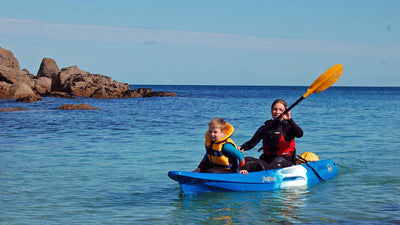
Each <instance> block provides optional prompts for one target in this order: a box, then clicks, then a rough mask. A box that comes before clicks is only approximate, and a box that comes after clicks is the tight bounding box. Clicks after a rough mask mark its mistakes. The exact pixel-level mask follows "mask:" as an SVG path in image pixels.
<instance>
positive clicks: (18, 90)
mask: <svg viewBox="0 0 400 225" xmlns="http://www.w3.org/2000/svg"><path fill="white" fill-rule="evenodd" d="M156 96H159V97H163V96H173V97H175V96H177V95H176V94H175V93H173V92H155V91H153V90H151V89H150V88H138V89H135V90H131V89H130V87H129V85H128V84H127V83H122V82H118V81H114V80H112V79H111V77H108V76H105V75H101V74H91V73H89V72H86V71H83V70H81V69H79V68H78V67H77V66H70V67H66V68H62V69H59V68H58V66H57V63H56V61H55V60H54V59H51V58H44V59H43V60H42V63H41V64H40V68H39V71H38V73H37V75H34V74H32V73H30V72H29V71H28V70H27V69H22V70H21V69H20V65H19V62H18V60H17V59H16V58H15V57H14V54H13V53H12V52H11V51H9V50H6V49H3V48H1V47H0V98H3V99H4V98H7V99H16V101H20V102H34V101H41V100H43V99H42V97H61V98H75V97H90V98H104V99H111V98H137V97H156Z"/></svg>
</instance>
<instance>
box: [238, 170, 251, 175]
mask: <svg viewBox="0 0 400 225" xmlns="http://www.w3.org/2000/svg"><path fill="white" fill-rule="evenodd" d="M239 173H241V174H243V175H247V174H249V172H248V171H247V170H240V171H239Z"/></svg>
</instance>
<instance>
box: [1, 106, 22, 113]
mask: <svg viewBox="0 0 400 225" xmlns="http://www.w3.org/2000/svg"><path fill="white" fill-rule="evenodd" d="M27 110H28V109H26V108H21V107H14V108H0V112H14V111H27Z"/></svg>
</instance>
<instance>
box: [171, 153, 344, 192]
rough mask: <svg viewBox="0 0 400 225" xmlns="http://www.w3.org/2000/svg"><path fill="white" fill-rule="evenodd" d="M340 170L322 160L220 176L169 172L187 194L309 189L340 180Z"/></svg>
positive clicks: (328, 161) (329, 162) (332, 163)
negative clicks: (327, 181) (326, 181)
mask: <svg viewBox="0 0 400 225" xmlns="http://www.w3.org/2000/svg"><path fill="white" fill-rule="evenodd" d="M337 172H338V168H337V165H336V163H335V162H333V161H332V160H320V161H313V162H308V163H304V164H300V165H295V166H290V167H285V168H280V169H274V170H265V171H259V172H250V173H249V174H248V175H243V174H240V173H229V174H216V173H195V172H187V171H169V172H168V176H169V177H170V178H171V179H173V180H175V181H177V182H178V183H179V185H180V188H181V189H182V192H183V193H184V194H185V195H186V194H194V193H199V192H223V191H273V190H277V189H281V188H287V187H295V186H307V185H312V184H316V183H319V182H322V181H324V180H328V179H331V178H333V177H334V176H336V174H337Z"/></svg>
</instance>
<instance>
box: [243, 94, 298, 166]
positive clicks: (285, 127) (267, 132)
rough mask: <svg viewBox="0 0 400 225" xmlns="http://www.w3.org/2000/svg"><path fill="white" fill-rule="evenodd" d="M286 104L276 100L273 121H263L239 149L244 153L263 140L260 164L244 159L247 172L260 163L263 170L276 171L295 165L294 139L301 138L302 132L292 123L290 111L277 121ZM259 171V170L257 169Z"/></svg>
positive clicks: (248, 158) (253, 160) (272, 112)
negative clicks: (246, 163) (247, 164)
mask: <svg viewBox="0 0 400 225" xmlns="http://www.w3.org/2000/svg"><path fill="white" fill-rule="evenodd" d="M286 109H287V104H286V102H285V101H284V100H282V99H277V100H275V101H274V102H273V103H272V106H271V114H272V118H273V120H267V121H265V123H264V125H262V126H261V127H260V128H258V130H257V131H256V133H255V134H254V136H253V137H252V138H251V139H250V140H249V141H247V142H246V143H244V144H243V145H242V146H241V147H239V150H240V151H242V152H243V151H246V150H250V149H252V148H253V147H254V146H256V145H257V144H258V143H259V142H260V141H261V139H262V140H263V147H262V149H263V150H264V152H263V154H262V155H261V156H260V159H261V160H262V162H259V160H257V159H254V158H251V157H246V162H248V163H249V166H248V168H247V169H248V170H253V171H254V168H251V167H252V166H251V165H252V164H253V166H254V164H260V163H262V166H261V167H263V169H266V170H267V169H276V168H282V167H287V166H291V165H294V164H295V161H296V144H295V142H294V138H300V137H302V136H303V130H302V129H301V128H300V127H299V126H298V125H297V124H296V123H295V122H294V121H293V119H292V117H291V115H290V111H288V112H287V113H286V114H283V115H282V116H281V117H280V119H277V118H278V117H279V116H280V115H281V114H282V113H283V112H284V111H285V110H286ZM257 170H261V169H257Z"/></svg>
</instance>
